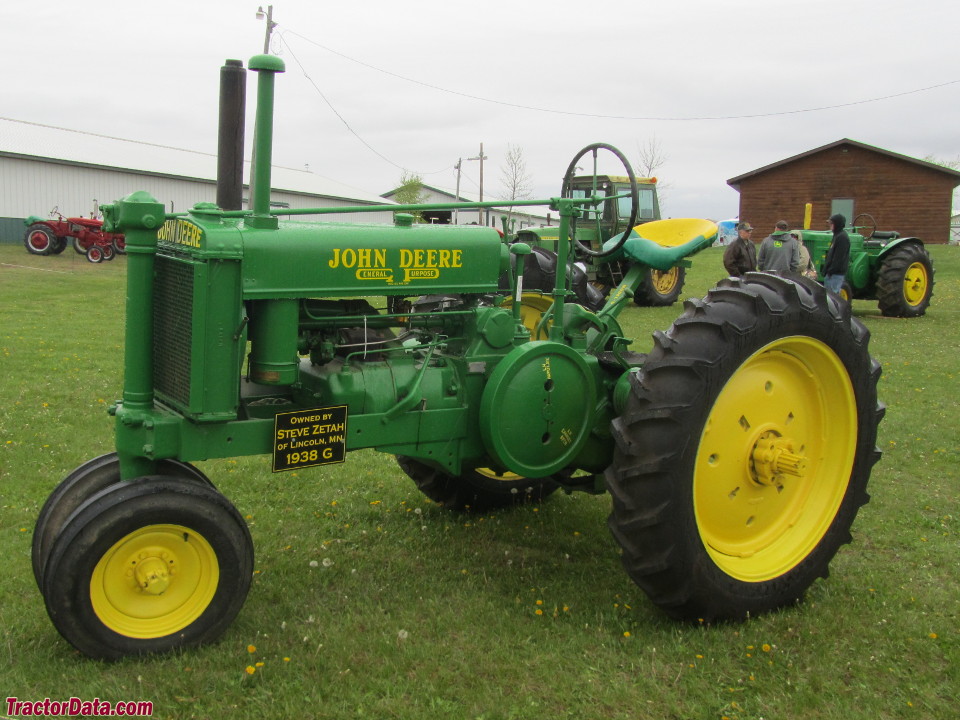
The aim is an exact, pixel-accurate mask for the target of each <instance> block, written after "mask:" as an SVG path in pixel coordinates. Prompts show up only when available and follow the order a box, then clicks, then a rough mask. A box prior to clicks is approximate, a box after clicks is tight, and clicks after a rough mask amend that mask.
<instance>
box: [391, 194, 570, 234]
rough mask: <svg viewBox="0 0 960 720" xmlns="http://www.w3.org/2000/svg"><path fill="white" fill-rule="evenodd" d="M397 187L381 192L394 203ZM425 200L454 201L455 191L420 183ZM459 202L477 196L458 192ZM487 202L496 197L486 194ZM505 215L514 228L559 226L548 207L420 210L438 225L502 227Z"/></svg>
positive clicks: (556, 217)
mask: <svg viewBox="0 0 960 720" xmlns="http://www.w3.org/2000/svg"><path fill="white" fill-rule="evenodd" d="M398 190H399V188H396V189H394V190H391V191H390V192H386V193H384V194H383V195H381V196H380V197H381V198H386V199H387V200H389V201H390V202H396V197H395V196H396V193H397V191H398ZM422 195H423V198H424V200H423V202H424V203H451V202H454V201H455V200H457V199H458V198H457V193H456V191H454V190H448V189H444V188H439V187H436V186H435V185H426V184H424V185H423V193H422ZM459 200H460V201H466V202H477V201H479V200H480V197H479V195H477V194H476V193H472V192H464V191H462V190H461V191H460V194H459ZM485 200H487V201H493V200H497V198H496V197H487V198H485ZM504 215H506V216H507V218H508V222H510V223H512V224H513V227H514V230H519V229H521V228H525V227H541V226H543V225H559V224H560V217H559V215H557V213H552V214H551V213H550V211H549V208H548V207H547V206H534V207H518V208H513V209H512V210H511V209H509V208H506V207H503V208H495V209H490V208H486V209H483V210H479V211H478V210H433V211H427V212H425V213H423V216H424V219H425V220H427V221H428V222H435V223H438V224H455V225H490V226H493V227H496V228H497V229H500V230H502V229H503V228H502V227H501V220H500V218H501V217H502V216H504Z"/></svg>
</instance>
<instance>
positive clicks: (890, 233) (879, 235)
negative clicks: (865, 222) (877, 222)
mask: <svg viewBox="0 0 960 720" xmlns="http://www.w3.org/2000/svg"><path fill="white" fill-rule="evenodd" d="M898 237H900V233H898V232H897V231H896V230H874V231H873V235H871V236H870V237H869V238H867V239H868V240H896V239H897V238H898Z"/></svg>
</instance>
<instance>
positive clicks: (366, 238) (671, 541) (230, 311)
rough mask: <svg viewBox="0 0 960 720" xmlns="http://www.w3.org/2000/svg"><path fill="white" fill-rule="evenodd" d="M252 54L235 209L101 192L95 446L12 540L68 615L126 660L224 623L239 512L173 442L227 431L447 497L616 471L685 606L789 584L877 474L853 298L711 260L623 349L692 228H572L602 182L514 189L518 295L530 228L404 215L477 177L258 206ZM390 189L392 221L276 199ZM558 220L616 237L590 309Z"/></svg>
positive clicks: (629, 548) (869, 389)
mask: <svg viewBox="0 0 960 720" xmlns="http://www.w3.org/2000/svg"><path fill="white" fill-rule="evenodd" d="M228 62H233V61H228ZM250 69H252V70H254V71H256V72H258V73H259V79H258V99H259V102H258V108H257V126H256V133H255V134H256V145H257V147H256V154H255V157H256V166H255V167H254V169H253V177H254V178H255V183H254V190H253V194H252V195H253V198H252V199H253V207H252V210H249V211H244V210H224V209H222V208H221V207H218V206H216V205H214V204H212V203H201V204H198V205H196V206H194V208H193V209H192V210H191V211H190V212H188V213H185V214H180V215H167V214H165V211H164V205H163V204H162V203H160V202H158V201H157V200H155V199H154V198H152V197H151V196H150V195H148V194H147V193H143V192H136V193H133V194H131V195H128V196H127V197H125V198H124V199H122V200H120V201H118V202H117V203H116V204H114V205H112V206H109V207H105V208H104V215H105V217H106V218H107V221H108V223H107V224H108V227H109V228H111V229H119V230H122V231H123V232H124V233H125V237H126V240H127V242H128V243H129V245H130V248H131V250H132V252H130V254H129V255H128V262H127V290H126V342H125V350H124V367H125V371H124V379H123V393H122V398H121V399H120V400H119V401H118V402H117V403H116V404H115V405H113V407H112V408H111V413H112V415H113V416H114V422H115V426H114V427H115V435H116V451H115V452H112V453H109V454H107V455H103V456H100V457H96V458H93V459H91V460H89V461H88V462H86V463H84V464H82V465H81V466H80V467H78V468H76V469H75V470H74V471H73V472H71V473H70V474H69V475H67V477H66V478H65V479H64V480H63V481H62V482H61V483H60V484H59V485H58V486H57V487H56V489H55V490H54V491H53V493H52V494H51V495H50V497H49V498H48V500H47V502H46V503H45V504H44V506H43V508H42V509H41V512H40V515H39V517H38V519H37V523H36V527H35V530H34V535H33V547H32V558H33V570H34V575H35V577H36V580H37V582H38V585H39V586H40V589H41V592H42V594H43V597H44V601H45V603H46V608H47V612H48V614H49V616H50V618H51V620H52V621H53V624H54V625H55V627H56V628H57V629H58V630H59V632H60V633H61V634H62V635H63V636H64V637H65V638H66V639H67V640H68V641H69V642H70V643H72V644H73V645H74V646H75V647H76V648H78V649H79V650H80V651H82V652H83V653H85V654H87V655H89V656H91V657H96V658H119V657H123V656H126V655H138V654H143V653H152V652H163V651H169V650H174V649H178V648H183V647H189V646H196V645H200V644H203V643H206V642H211V641H213V640H215V639H217V638H218V637H220V636H221V635H222V634H223V633H224V632H226V630H227V628H228V627H229V626H230V624H231V622H232V621H233V619H234V618H235V617H236V615H237V614H238V613H239V612H240V611H241V608H242V606H243V604H244V600H245V598H246V595H247V593H248V591H249V589H250V584H251V574H252V571H253V546H252V540H251V536H250V532H249V530H248V528H247V524H246V522H245V521H244V519H243V515H241V513H240V512H238V510H237V509H236V508H234V506H233V505H232V503H231V502H230V501H229V500H228V499H227V497H226V496H225V494H223V493H222V492H221V490H220V489H218V488H216V487H214V485H213V483H212V482H211V481H210V479H209V478H208V477H207V476H206V475H205V474H204V473H202V472H201V471H200V470H199V469H197V468H196V467H195V466H194V465H193V464H192V463H194V462H196V461H200V460H208V459H215V458H230V457H236V456H243V455H262V456H265V458H267V459H268V460H267V461H268V462H269V463H270V466H271V469H272V470H273V471H274V472H283V471H288V470H301V469H305V468H313V467H321V468H322V466H324V465H327V464H332V463H341V462H345V461H347V457H348V455H349V453H350V451H353V450H357V449H361V448H374V449H377V450H379V451H381V452H384V453H389V454H392V455H394V456H396V459H397V463H398V465H399V468H400V469H401V470H402V471H403V472H404V473H405V474H406V475H408V476H409V477H410V478H411V479H412V480H413V481H414V483H415V484H416V486H417V488H419V490H420V491H421V492H423V493H424V494H425V495H427V496H428V497H429V498H431V499H432V500H434V501H436V502H437V503H439V504H440V505H441V506H443V507H444V508H448V509H450V510H451V511H457V512H477V511H484V510H487V509H489V508H492V507H507V506H511V505H515V504H519V503H524V502H528V501H530V500H531V499H534V500H538V501H539V500H541V499H544V498H546V497H547V496H548V495H550V494H551V493H553V492H555V491H556V490H557V489H560V488H562V489H563V490H564V491H567V492H574V491H581V492H587V493H602V492H606V491H609V493H610V495H611V497H612V511H611V514H610V517H609V527H610V529H611V531H612V533H613V535H614V537H615V538H616V540H617V542H618V543H619V545H620V547H621V548H622V551H623V555H622V559H623V565H624V567H625V568H626V570H627V572H628V574H629V575H630V577H631V578H632V579H633V580H634V581H635V582H636V583H637V584H638V585H639V586H640V587H641V588H643V589H644V590H645V591H646V592H647V593H648V595H649V596H650V598H651V599H652V601H653V602H654V603H655V604H656V605H657V606H659V607H660V608H662V609H663V610H664V611H665V612H666V613H667V614H669V615H670V616H672V617H676V618H680V619H686V620H691V621H697V620H699V621H703V622H709V621H712V620H717V619H737V618H744V617H747V616H748V615H753V614H757V613H761V612H765V611H769V610H773V609H775V608H781V607H783V606H786V605H790V604H793V603H795V602H797V601H798V600H799V599H800V598H801V597H802V596H803V594H804V592H805V591H806V590H807V588H808V587H809V586H810V585H811V583H813V582H814V580H815V579H816V578H818V577H825V576H826V575H827V571H828V565H829V563H830V561H831V559H832V558H833V556H834V555H835V553H836V552H837V551H838V550H839V548H840V546H841V545H842V544H844V543H847V542H849V541H850V539H851V536H850V528H851V525H852V524H853V521H854V518H855V517H856V514H857V512H858V510H859V508H860V506H862V505H863V504H864V503H865V502H866V501H867V499H868V495H867V492H866V485H867V481H868V478H869V475H870V472H871V468H872V466H873V465H874V463H875V462H876V461H877V459H878V458H879V452H878V450H877V449H876V433H877V424H878V422H879V421H880V418H881V416H882V414H883V411H882V406H880V405H879V404H878V402H877V395H876V386H877V381H878V379H879V375H880V368H879V364H878V363H876V362H875V361H874V360H873V359H872V358H871V357H870V354H869V352H868V349H867V345H868V341H869V333H868V332H867V330H866V329H865V327H864V326H863V325H862V324H861V323H859V322H858V321H857V320H856V319H855V318H852V317H851V315H850V310H849V307H848V306H847V305H846V304H845V303H843V302H842V301H840V300H839V299H838V298H837V297H836V296H833V295H830V294H828V293H827V292H826V291H825V290H824V289H823V288H822V287H821V286H820V285H819V284H817V283H815V282H812V281H803V280H800V281H793V280H790V279H787V278H782V277H777V276H773V275H768V274H764V273H753V274H748V275H747V276H746V277H744V278H737V279H725V280H723V281H721V283H720V284H719V285H718V286H717V287H716V288H715V289H713V290H711V291H710V292H709V293H708V295H707V296H706V297H705V298H703V299H700V300H690V301H688V302H687V303H686V304H685V307H684V310H683V313H682V315H681V316H680V317H679V318H678V319H677V320H676V322H674V324H673V326H672V327H671V328H670V329H669V330H667V331H666V332H660V333H656V335H655V337H654V341H653V346H652V348H651V349H650V351H649V352H648V353H645V354H641V353H636V352H633V351H632V350H631V349H630V343H631V341H630V340H629V339H628V338H626V337H624V335H623V331H622V329H621V327H620V325H619V324H618V322H617V316H618V314H619V313H620V312H621V311H622V310H623V309H624V308H625V307H630V305H631V304H630V299H631V296H632V294H633V292H634V290H635V289H636V288H637V287H638V286H639V283H640V281H641V278H642V274H643V270H644V269H645V268H650V267H654V268H658V267H659V268H669V267H674V266H676V265H677V264H679V263H680V262H682V261H683V260H684V258H686V257H688V256H689V255H690V254H692V253H694V252H696V251H698V250H699V249H702V248H703V247H706V246H708V245H709V244H710V239H711V237H712V235H711V233H710V232H709V231H707V232H706V234H704V232H703V230H701V231H699V232H698V234H697V235H695V236H693V237H688V238H686V240H685V241H683V242H668V243H665V244H660V243H658V242H655V241H653V240H651V239H650V238H647V237H641V236H640V235H639V234H637V232H635V231H634V230H633V229H632V228H631V227H629V226H628V227H626V228H625V231H624V232H621V233H619V234H618V235H616V236H613V237H611V238H610V239H608V240H607V241H606V243H604V245H603V247H602V248H597V247H589V246H586V245H583V244H582V243H580V241H579V240H578V239H577V237H576V235H575V234H574V233H573V232H572V229H571V226H572V225H573V223H574V221H575V220H579V219H581V218H582V217H584V215H585V214H586V215H589V214H590V213H591V212H595V210H592V209H594V208H597V207H599V206H600V205H601V204H603V203H605V202H607V200H609V199H616V200H619V199H620V198H619V197H617V198H610V196H609V195H584V196H582V197H574V196H572V194H570V193H562V194H561V196H560V197H556V198H550V199H546V200H539V201H533V200H531V201H521V202H522V203H523V204H526V205H530V206H532V205H535V204H549V205H550V207H551V208H552V209H553V210H555V211H556V212H558V214H559V217H560V233H559V236H558V242H557V245H556V260H557V262H556V269H555V272H554V278H553V279H554V286H553V288H552V289H551V290H549V291H548V292H545V293H542V294H541V298H542V300H543V305H542V308H541V310H540V311H537V309H536V308H531V307H530V306H529V305H525V304H524V303H523V302H522V301H523V299H524V296H525V295H526V294H527V293H525V292H524V273H525V270H524V267H525V264H526V263H525V261H526V260H527V259H528V258H529V256H530V254H531V248H530V247H529V246H528V245H526V244H525V243H519V242H518V243H513V244H512V245H511V244H507V243H504V242H503V241H502V239H501V237H500V235H499V233H498V232H497V231H496V230H494V229H493V228H489V227H482V226H473V227H470V226H453V225H416V224H414V223H413V216H412V215H411V214H409V213H412V212H415V211H417V210H421V211H427V210H441V209H442V210H449V209H454V208H471V209H473V210H477V209H480V208H486V207H497V206H498V203H479V204H477V203H455V204H454V203H451V204H443V205H417V206H402V205H401V206H375V207H370V206H364V207H357V208H343V207H336V208H325V209H323V208H322V209H314V210H300V209H285V210H273V211H271V208H270V168H271V138H272V135H273V109H272V104H273V96H274V82H275V75H276V74H277V73H279V72H282V71H283V62H282V60H280V59H279V58H277V57H275V56H271V55H258V56H255V57H254V58H252V59H251V61H250ZM239 116H240V117H242V113H240V114H239ZM228 134H230V133H229V132H228ZM222 137H223V136H222V135H221V138H222ZM608 151H609V152H612V153H613V154H614V155H616V156H617V157H621V158H622V155H620V154H619V151H615V149H613V148H610V146H607V145H603V144H596V145H591V146H588V147H587V148H585V149H584V150H582V151H581V152H580V153H579V154H578V155H577V156H576V157H575V158H574V159H573V161H572V162H571V163H570V168H569V169H568V171H567V173H566V177H567V182H566V183H565V186H570V185H571V183H572V178H573V175H574V170H575V168H576V167H577V164H578V163H580V162H584V161H583V158H588V159H592V160H593V164H594V167H596V164H597V161H596V159H597V157H598V155H599V154H601V153H607V152H608ZM624 164H625V167H624V171H625V173H626V176H627V177H628V178H630V183H629V185H630V186H631V191H630V192H629V193H627V194H626V196H627V197H628V198H629V199H630V202H631V205H632V206H633V208H632V209H631V215H634V214H635V213H637V212H639V208H638V207H637V205H638V193H637V192H635V188H636V185H635V183H634V182H633V172H632V170H631V169H630V167H629V164H628V163H624ZM237 195H239V192H238V193H237ZM521 202H517V201H513V202H511V203H510V204H511V205H514V206H516V205H519V204H521ZM502 204H503V203H500V204H499V205H502ZM385 209H388V210H393V211H395V212H396V216H395V218H396V220H395V223H394V224H393V225H376V224H360V223H356V224H344V223H331V222H322V217H321V218H320V220H314V221H310V222H293V221H291V222H283V223H280V222H278V218H279V217H280V216H282V215H283V216H297V215H308V214H312V215H318V216H322V215H323V214H324V213H329V212H336V213H344V212H356V213H363V212H372V211H374V212H375V211H381V212H382V211H383V210H385ZM664 222H667V221H664ZM706 226H707V227H709V226H710V223H707V224H706ZM702 227H703V226H701V228H702ZM713 232H714V233H715V227H714V229H713ZM668 234H669V233H668ZM680 234H687V235H688V234H690V233H689V232H686V233H680ZM574 248H578V249H579V251H581V252H592V253H594V255H593V257H596V258H597V259H599V260H621V261H625V262H628V263H629V264H630V269H629V270H628V272H627V273H626V275H625V276H624V279H623V281H622V282H621V283H620V284H619V285H617V286H616V287H615V288H614V289H613V290H611V291H610V293H609V294H608V296H607V299H606V302H605V304H604V305H603V307H602V308H600V309H599V310H598V311H596V312H593V311H591V310H589V309H587V308H585V307H584V306H583V305H581V304H579V303H577V302H575V301H574V298H575V294H574V291H573V290H572V289H571V287H570V286H571V282H572V278H573V273H572V272H571V271H570V269H569V268H570V267H571V265H572V261H573V258H574ZM511 257H512V258H513V262H511ZM504 275H506V276H507V278H508V283H507V284H508V286H509V287H508V289H506V290H503V289H501V287H500V280H501V277H503V276H504ZM631 311H635V310H634V309H633V308H632V307H631ZM636 311H637V312H639V311H638V310H636ZM828 426H829V428H830V432H829V433H824V432H823V428H824V427H828ZM320 472H322V470H321V471H320ZM309 474H310V473H303V475H305V476H306V477H304V478H302V479H301V480H300V481H306V478H307V477H309ZM320 487H322V485H318V488H320ZM543 542H544V543H550V542H551V539H550V538H549V537H545V538H543Z"/></svg>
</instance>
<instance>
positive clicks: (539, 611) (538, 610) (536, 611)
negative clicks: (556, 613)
mask: <svg viewBox="0 0 960 720" xmlns="http://www.w3.org/2000/svg"><path fill="white" fill-rule="evenodd" d="M534 612H535V613H536V614H537V615H543V610H541V609H540V608H537V609H536V610H535V611H534Z"/></svg>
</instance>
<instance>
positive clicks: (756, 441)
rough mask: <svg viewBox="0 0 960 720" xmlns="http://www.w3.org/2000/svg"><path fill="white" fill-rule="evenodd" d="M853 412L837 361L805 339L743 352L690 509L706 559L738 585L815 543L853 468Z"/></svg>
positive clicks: (699, 461)
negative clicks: (744, 355) (745, 357)
mask: <svg viewBox="0 0 960 720" xmlns="http://www.w3.org/2000/svg"><path fill="white" fill-rule="evenodd" d="M856 442H857V412H856V402H855V398H854V393H853V385H852V384H851V382H850V377H849V375H848V373H847V371H846V368H845V367H844V365H843V363H842V362H841V360H840V358H838V357H837V355H836V354H835V353H834V352H833V350H831V349H830V348H829V347H828V346H827V345H825V344H824V343H822V342H820V341H818V340H815V339H813V338H810V337H801V336H795V337H787V338H782V339H780V340H777V341H775V342H772V343H770V344H769V345H767V346H766V347H764V348H762V349H761V350H759V351H758V352H756V353H755V354H754V355H752V356H751V357H750V358H749V359H748V360H747V361H746V362H745V363H744V364H743V365H742V366H741V367H740V368H739V369H738V370H737V372H736V373H735V374H734V375H733V376H732V377H731V378H730V379H729V380H728V381H727V383H726V385H725V386H724V388H723V389H722V390H721V392H720V395H719V396H718V398H717V401H716V403H715V404H714V406H713V408H712V409H711V411H710V416H709V418H708V419H707V422H706V425H705V427H704V430H703V434H702V435H701V437H700V444H699V448H698V450H697V456H696V464H695V468H694V479H693V495H694V512H695V514H696V521H697V528H698V530H699V533H700V537H701V539H702V541H703V543H704V545H705V547H706V549H707V552H708V553H709V554H710V557H711V558H712V559H713V561H714V562H715V563H716V564H717V566H718V567H720V568H721V569H722V570H723V571H724V572H726V573H727V574H728V575H730V576H732V577H734V578H736V579H738V580H741V581H744V582H762V581H766V580H771V579H773V578H776V577H779V576H780V575H783V574H784V573H786V572H788V571H789V570H790V569H791V568H793V567H795V566H796V565H798V564H799V563H800V562H801V561H802V560H803V559H804V558H806V557H807V556H808V555H809V554H810V553H811V552H812V551H813V549H814V548H815V547H816V545H817V543H818V542H819V541H820V540H821V538H822V537H823V536H824V534H825V533H826V532H827V530H828V529H829V527H830V525H831V523H832V522H833V520H834V518H835V516H836V514H837V511H838V510H839V508H840V504H841V503H842V501H843V497H844V495H845V493H846V489H847V483H848V482H849V479H850V474H851V471H852V469H853V461H854V455H855V452H856Z"/></svg>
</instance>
